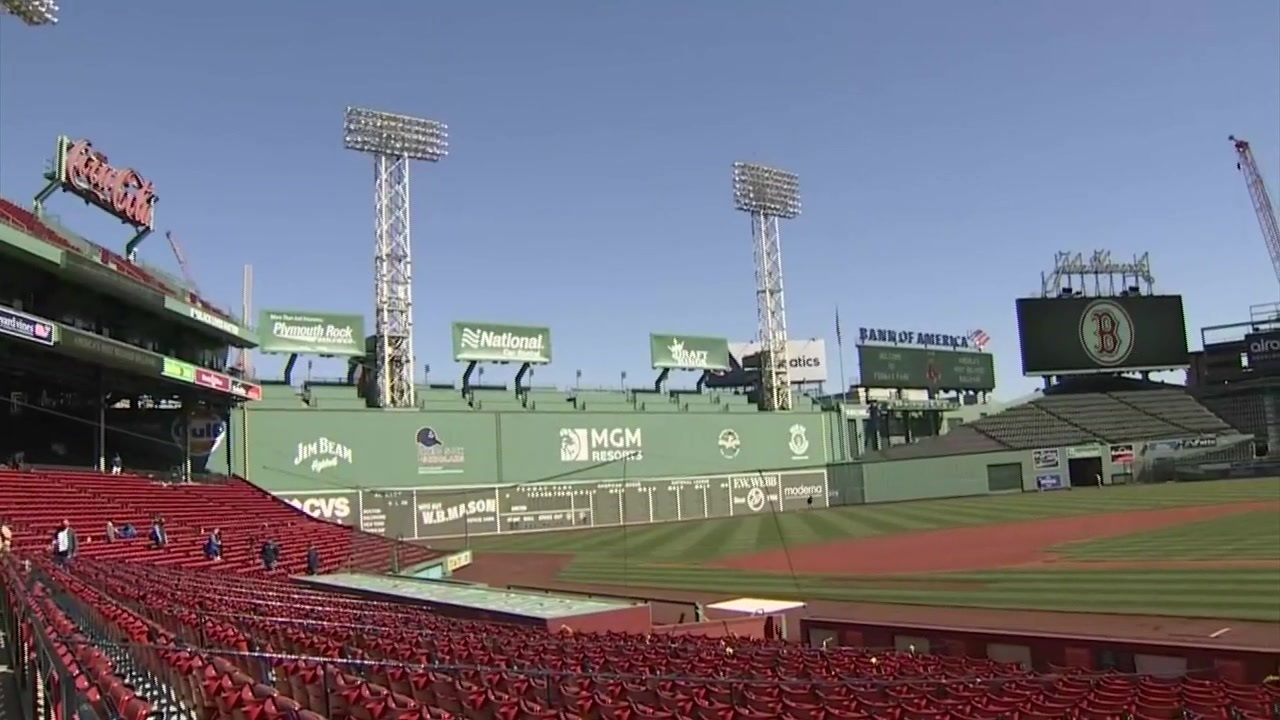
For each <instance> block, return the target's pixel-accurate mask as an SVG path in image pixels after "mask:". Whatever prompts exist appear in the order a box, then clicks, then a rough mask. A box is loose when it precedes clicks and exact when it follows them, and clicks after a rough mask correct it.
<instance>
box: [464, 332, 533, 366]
mask: <svg viewBox="0 0 1280 720" xmlns="http://www.w3.org/2000/svg"><path fill="white" fill-rule="evenodd" d="M453 359H454V360H457V361H458V362H497V363H510V362H515V363H532V364H535V365H545V364H547V363H549V362H551V329H550V328H545V327H532V326H526V325H496V324H494V323H479V322H455V323H454V324H453Z"/></svg>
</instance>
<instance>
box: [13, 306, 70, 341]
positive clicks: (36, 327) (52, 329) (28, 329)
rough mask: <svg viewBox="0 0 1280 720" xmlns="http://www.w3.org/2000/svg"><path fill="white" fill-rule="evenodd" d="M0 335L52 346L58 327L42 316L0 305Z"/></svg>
mask: <svg viewBox="0 0 1280 720" xmlns="http://www.w3.org/2000/svg"><path fill="white" fill-rule="evenodd" d="M0 335H5V336H7V337H13V338H18V339H19V340H26V341H28V342H33V343H36V344H38V345H44V346H46V347H52V346H53V345H54V343H56V342H57V341H58V328H57V326H56V325H54V324H53V323H52V322H50V321H48V320H45V319H44V318H39V317H36V316H35V315H28V314H26V313H24V312H18V311H17V310H11V309H9V308H7V307H0Z"/></svg>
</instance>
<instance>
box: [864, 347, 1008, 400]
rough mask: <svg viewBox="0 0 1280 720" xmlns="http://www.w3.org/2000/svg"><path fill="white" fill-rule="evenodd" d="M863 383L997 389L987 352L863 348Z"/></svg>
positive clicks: (940, 388) (989, 356)
mask: <svg viewBox="0 0 1280 720" xmlns="http://www.w3.org/2000/svg"><path fill="white" fill-rule="evenodd" d="M858 368H859V376H860V378H861V379H860V381H859V382H860V384H861V385H862V386H863V387H868V388H892V389H921V388H925V389H928V388H933V389H939V390H980V391H989V390H993V389H995V386H996V372H995V361H994V359H993V357H992V356H991V355H989V354H987V353H978V352H959V351H955V350H926V349H923V348H912V347H897V346H884V345H859V346H858Z"/></svg>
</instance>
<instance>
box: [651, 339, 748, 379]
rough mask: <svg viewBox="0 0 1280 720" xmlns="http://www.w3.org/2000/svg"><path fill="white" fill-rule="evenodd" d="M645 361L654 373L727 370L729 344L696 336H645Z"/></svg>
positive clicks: (724, 341)
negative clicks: (647, 359) (646, 349)
mask: <svg viewBox="0 0 1280 720" xmlns="http://www.w3.org/2000/svg"><path fill="white" fill-rule="evenodd" d="M649 360H650V361H651V362H652V365H653V368H654V369H655V370H657V369H660V368H667V369H671V370H728V369H729V341H728V340H726V339H724V338H717V337H700V336H697V335H662V334H658V333H654V334H651V335H650V336H649Z"/></svg>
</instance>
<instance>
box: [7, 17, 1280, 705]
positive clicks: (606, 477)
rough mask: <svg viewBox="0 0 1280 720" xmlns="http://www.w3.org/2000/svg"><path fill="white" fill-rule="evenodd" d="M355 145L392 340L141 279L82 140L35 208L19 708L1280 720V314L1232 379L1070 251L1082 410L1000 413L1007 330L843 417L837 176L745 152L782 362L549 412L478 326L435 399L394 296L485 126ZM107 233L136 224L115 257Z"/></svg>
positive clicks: (10, 432)
mask: <svg viewBox="0 0 1280 720" xmlns="http://www.w3.org/2000/svg"><path fill="white" fill-rule="evenodd" d="M9 5H13V7H14V8H25V10H24V12H25V13H26V14H25V15H24V14H23V13H18V12H17V11H16V10H13V9H12V8H9V9H10V11H11V12H14V13H16V14H18V16H19V18H21V19H24V20H26V21H27V22H29V23H32V24H41V23H46V22H49V21H50V19H51V17H52V16H46V15H40V14H39V13H37V12H36V11H35V9H38V8H40V7H44V6H43V5H41V4H40V3H36V2H31V3H16V2H15V3H6V7H7V8H8V6H9ZM33 8H35V9H33ZM345 120H346V145H347V149H349V150H353V151H356V152H360V153H364V154H368V155H373V156H374V157H375V163H376V165H377V167H378V168H380V170H379V172H382V169H383V168H388V167H396V168H399V170H398V171H397V172H399V173H400V174H399V175H396V174H395V173H390V174H388V175H387V178H396V177H399V178H402V179H403V182H404V183H405V184H404V186H403V188H400V189H399V190H396V189H395V188H392V187H390V185H391V183H392V181H391V180H388V179H386V178H383V179H380V181H379V185H378V189H377V192H378V193H387V195H386V197H383V196H381V195H379V197H378V203H379V204H378V207H379V208H381V210H380V211H381V212H386V213H389V214H390V215H396V214H397V213H399V214H402V215H403V218H404V222H402V223H389V222H379V223H378V224H377V225H376V229H375V235H376V241H377V242H376V245H377V247H379V248H383V249H386V248H393V249H394V251H392V250H387V251H386V253H387V254H386V257H380V262H379V263H378V264H377V268H378V271H377V272H378V276H377V277H376V278H375V286H376V287H378V288H380V290H379V292H378V293H377V294H376V296H375V298H374V303H373V304H374V317H375V322H374V327H372V328H371V330H372V332H368V333H366V328H365V314H364V312H363V310H362V309H361V308H350V309H348V311H347V312H332V311H328V310H309V309H305V308H286V309H264V310H260V311H258V312H257V313H256V315H255V316H253V317H251V312H250V308H248V307H247V304H248V303H247V302H246V303H245V305H246V307H242V308H239V309H236V310H235V311H233V310H232V309H230V308H225V307H219V306H217V305H215V304H213V303H211V302H209V301H208V300H206V299H205V298H204V297H203V296H202V295H201V294H200V293H199V292H198V291H197V290H196V289H195V287H194V285H193V284H192V283H191V282H190V281H189V278H186V277H177V276H175V275H174V274H171V273H169V272H166V271H164V270H161V269H159V268H158V267H157V266H156V265H154V264H152V263H151V262H148V261H146V260H144V259H142V256H143V254H151V255H152V256H154V255H155V254H157V253H158V251H157V249H156V246H157V243H156V242H155V241H154V240H152V241H150V242H148V237H149V236H150V235H151V234H152V233H153V232H154V230H156V229H157V225H156V219H157V216H156V213H157V209H156V208H157V203H156V197H157V191H156V189H155V187H154V186H153V184H152V183H151V182H150V181H149V180H148V179H147V175H146V173H145V171H144V170H143V169H135V168H132V167H129V166H127V165H123V164H117V163H114V162H113V161H109V160H108V157H107V155H105V154H104V149H103V148H99V147H98V146H96V145H95V144H94V143H93V142H91V141H90V140H89V139H85V138H81V137H76V136H63V137H56V138H54V137H50V138H49V140H50V141H51V142H50V143H49V144H50V149H51V150H53V153H52V159H51V162H50V163H49V165H48V167H47V168H45V169H44V171H43V175H42V177H41V178H40V181H39V182H35V183H33V190H38V193H37V194H35V195H34V199H33V200H26V199H22V198H19V197H6V198H0V256H3V258H4V262H3V263H2V264H0V346H2V347H3V350H4V352H3V353H2V354H0V383H2V384H3V393H0V398H2V399H0V409H2V411H0V428H2V429H0V458H3V459H4V460H5V468H4V469H3V470H0V521H3V547H2V548H0V549H2V550H3V554H2V555H0V580H2V585H3V592H2V593H0V611H2V612H3V617H4V628H3V633H4V635H3V637H4V643H3V646H4V650H5V655H4V662H5V663H6V664H7V667H8V675H9V676H11V677H10V679H11V681H12V682H11V685H12V689H6V690H5V694H8V695H12V696H13V697H12V698H9V699H7V700H6V705H9V704H10V701H12V708H13V711H14V712H20V713H21V720H36V719H37V718H38V719H40V720H72V719H75V720H117V719H119V720H148V719H151V718H157V719H163V720H171V719H172V720H324V719H325V718H335V719H338V720H453V719H459V718H466V719H468V720H495V719H496V720H532V719H543V720H553V719H554V720H686V719H696V720H770V719H774V718H779V719H784V720H861V719H866V718H893V719H894V720H950V719H953V718H954V719H955V720H972V719H978V720H1001V719H1003V718H1010V719H1033V720H1034V719H1046V720H1047V719H1050V718H1073V719H1092V720H1113V719H1118V718H1133V719H1138V720H1166V719H1168V720H1175V719H1176V720H1228V719H1231V720H1255V719H1256V720H1262V719H1264V718H1275V717H1280V677H1277V673H1278V672H1280V666H1278V664H1277V663H1278V659H1280V305H1266V306H1257V307H1253V308H1249V309H1247V311H1246V310H1242V311H1241V316H1240V318H1239V322H1236V323H1232V324H1229V325H1220V326H1213V327H1207V328H1203V329H1202V330H1201V331H1200V333H1199V334H1200V338H1201V348H1200V349H1193V348H1191V347H1189V343H1188V341H1187V334H1188V333H1187V326H1186V320H1185V317H1184V306H1183V297H1182V296H1181V295H1179V294H1176V293H1170V292H1166V291H1164V290H1161V291H1159V292H1157V290H1156V288H1155V280H1154V277H1153V274H1152V270H1151V261H1150V259H1149V258H1148V257H1147V256H1146V255H1142V256H1137V257H1134V258H1132V259H1118V258H1116V257H1113V256H1112V255H1111V253H1109V252H1106V251H1094V252H1092V253H1091V254H1084V253H1073V252H1064V253H1059V254H1057V255H1056V256H1055V257H1054V258H1053V264H1052V266H1051V268H1050V269H1049V270H1047V271H1045V272H1043V273H1041V276H1042V286H1041V289H1040V292H1039V293H1038V294H1037V295H1036V296H1034V297H1021V298H1014V297H1010V298H1009V305H1010V306H1011V308H1012V309H1013V310H1014V311H1015V312H1016V315H1017V319H1018V330H1019V338H1018V340H1019V347H1020V352H1021V362H1022V370H1023V374H1024V375H1026V376H1031V377H1036V378H1039V379H1040V380H1041V382H1042V387H1041V389H1039V390H1037V391H1036V392H1034V393H1031V394H1029V395H1027V396H1025V397H1021V398H1018V399H1016V400H1013V401H1008V402H999V401H996V400H995V399H994V397H993V392H994V390H995V389H996V377H995V366H994V363H993V361H992V356H991V354H990V353H989V352H987V349H986V344H987V340H988V338H987V336H986V334H985V333H983V332H982V331H972V332H958V333H952V334H948V333H941V332H937V331H936V330H935V329H933V328H926V329H920V328H901V329H899V328H880V327H871V326H867V327H860V328H857V332H856V333H854V332H849V333H848V334H849V335H850V336H851V337H855V336H856V338H857V341H856V353H857V359H858V366H859V376H860V378H861V381H860V383H859V384H857V385H856V386H854V387H849V388H845V387H842V386H843V385H844V384H845V383H844V382H843V381H836V382H835V384H836V386H837V387H836V390H835V391H834V392H831V391H829V390H827V389H825V388H826V385H827V384H830V380H829V378H828V375H827V364H828V358H827V346H826V342H825V341H824V340H823V339H811V340H798V339H795V338H792V337H789V336H788V335H787V333H786V330H785V328H786V322H785V318H784V317H781V315H780V314H779V313H780V310H778V308H780V307H782V303H781V302H780V298H775V297H773V294H774V293H777V294H780V293H781V287H782V283H781V278H780V276H776V277H775V276H774V275H773V274H774V273H780V270H779V269H778V268H780V267H781V263H780V260H779V259H778V258H777V257H769V254H770V253H774V254H775V255H776V254H777V253H778V252H780V251H779V250H778V248H779V242H778V239H779V236H780V228H781V227H782V225H783V221H786V220H790V219H792V218H794V217H796V216H797V215H798V214H799V211H800V202H799V199H800V195H799V181H798V178H797V177H796V175H794V174H792V173H790V172H788V171H785V170H781V169H778V168H773V167H767V166H762V165H756V164H749V163H736V164H734V166H733V167H732V169H731V171H732V179H733V187H734V198H733V199H734V203H735V205H736V210H739V211H742V212H744V213H746V214H748V215H750V217H751V219H752V223H751V227H752V232H753V237H752V239H753V241H754V244H755V245H756V246H757V247H760V248H766V251H762V252H761V253H758V255H757V258H756V262H757V263H759V267H758V268H757V273H756V276H757V279H758V282H759V284H760V287H759V288H758V292H757V297H758V298H759V302H760V303H761V308H760V312H759V318H760V327H759V329H758V335H757V337H755V338H754V339H752V340H751V341H732V340H730V339H729V338H727V337H720V336H711V335H690V334H681V333H674V332H670V330H671V329H670V328H660V329H659V331H654V332H649V333H648V335H649V346H650V358H649V360H650V366H651V368H652V369H653V372H654V374H653V378H652V382H651V383H649V382H647V381H646V384H644V385H643V386H641V387H633V388H623V387H617V388H614V389H585V388H582V387H573V388H557V387H544V386H539V385H534V384H533V383H532V372H531V371H532V369H533V368H536V367H539V366H543V365H549V364H552V363H553V362H554V361H560V360H558V359H555V358H554V355H553V352H552V349H553V347H554V345H553V339H554V337H553V333H552V328H551V327H547V326H526V325H512V324H508V323H505V322H501V321H498V322H493V321H488V320H484V321H476V320H468V319H459V320H457V321H456V322H454V323H453V325H452V338H451V340H452V350H453V357H452V360H453V361H455V362H457V363H459V364H461V366H462V367H463V368H464V370H463V372H462V373H461V375H460V377H459V378H457V379H456V380H454V381H444V382H441V381H440V380H439V378H434V377H433V378H431V381H430V382H428V381H427V380H426V379H425V378H422V377H421V376H418V375H415V368H418V367H420V365H419V364H418V363H417V362H416V361H415V357H414V355H413V337H412V335H411V334H410V333H409V331H408V330H407V329H408V328H410V327H412V323H411V322H409V320H411V318H410V317H409V315H408V313H409V312H410V310H409V308H410V307H411V306H410V304H409V303H407V302H396V301H394V298H397V297H398V298H407V297H409V288H408V279H407V278H408V277H409V273H408V267H407V264H408V263H409V261H410V260H409V258H410V255H411V253H410V249H409V248H410V243H409V241H410V238H409V237H408V227H409V223H408V221H407V217H408V206H407V203H408V196H409V194H408V185H407V178H408V166H409V164H410V163H411V161H433V160H438V159H440V158H441V157H442V156H443V155H444V154H445V153H444V151H445V149H446V146H447V133H446V129H445V127H444V126H443V125H442V124H441V123H438V122H435V121H432V120H427V119H422V118H410V117H406V116H403V115H393V114H390V113H383V112H381V111H376V110H370V109H366V108H349V109H348V110H347V115H346V118H345ZM388 127H390V128H393V130H387V128H388ZM1233 140H1234V139H1233ZM415 144H416V145H415ZM1234 147H1235V151H1236V154H1237V155H1236V159H1237V160H1238V161H1239V162H1240V165H1241V170H1242V171H1243V172H1244V174H1245V176H1246V180H1247V181H1248V182H1249V183H1250V184H1251V185H1250V188H1251V190H1252V189H1254V188H1255V184H1256V187H1257V188H1261V187H1262V185H1261V183H1262V180H1261V175H1260V174H1259V173H1258V172H1257V168H1256V163H1255V162H1254V161H1253V159H1252V155H1251V151H1250V149H1249V146H1248V144H1247V143H1245V142H1243V141H1234ZM1224 154H1225V153H1224ZM1231 159H1232V158H1231V156H1230V155H1227V156H1226V158H1225V160H1227V161H1229V160H1231ZM38 170H39V169H38V168H32V173H33V176H34V174H35V172H37V171H38ZM33 180H34V178H33ZM175 191H177V192H180V191H181V188H175ZM67 196H70V197H67ZM1252 197H1254V198H1255V199H1256V198H1257V197H1262V198H1263V199H1266V198H1267V194H1266V190H1265V189H1260V190H1258V191H1256V192H1253V193H1252ZM73 202H74V203H83V204H88V205H90V206H92V207H93V208H95V211H101V212H103V213H106V214H107V215H108V216H111V217H113V218H115V219H117V220H120V221H121V222H122V223H124V225H126V226H127V227H128V228H129V229H130V232H131V233H133V234H132V235H131V236H130V237H129V238H128V239H127V241H126V242H115V241H112V240H110V239H107V238H101V237H99V238H96V239H90V238H87V237H84V236H82V235H80V234H78V233H77V232H76V231H75V230H74V229H73V228H71V227H70V226H69V225H68V224H64V223H63V222H62V220H61V219H60V218H59V216H58V215H57V214H56V210H57V207H58V204H59V203H67V204H70V203H73ZM1258 211H1259V218H1260V220H1261V221H1262V224H1263V228H1264V232H1266V231H1267V230H1268V228H1270V231H1271V232H1273V233H1274V231H1275V227H1276V220H1275V213H1274V210H1272V209H1271V207H1270V204H1269V200H1268V201H1267V203H1266V204H1265V206H1262V205H1260V206H1259V209H1258ZM170 243H171V247H172V250H173V253H174V255H176V256H177V258H178V261H179V263H180V264H181V262H182V260H181V257H182V256H181V253H180V251H179V248H178V246H177V245H176V244H174V242H173V239H172V238H170ZM380 252H381V251H380ZM397 264H401V266H399V267H398V266H397ZM1032 270H1035V269H1030V268H1029V269H1028V271H1029V272H1030V271H1032ZM388 288H389V289H388ZM837 322H838V321H837ZM555 329H556V332H557V333H559V332H563V333H565V334H568V335H573V334H585V333H587V332H589V330H588V329H587V328H583V327H563V328H555ZM844 330H845V329H844V328H841V327H840V326H839V325H837V327H836V336H837V337H836V343H837V344H839V345H841V352H842V353H843V347H842V346H843V336H844V335H845V334H846V333H845V332H844ZM848 330H850V331H852V328H849V329H848ZM638 334H639V333H638ZM268 354H269V355H275V356H279V357H280V358H281V359H282V360H283V370H282V372H281V373H279V374H277V375H275V376H273V377H263V376H261V375H265V373H257V372H255V371H254V362H253V360H252V358H254V357H255V356H258V357H260V356H262V355H268ZM306 357H321V358H340V359H342V361H343V362H344V363H345V367H346V373H345V376H344V377H341V378H337V379H333V380H320V379H316V378H311V377H309V376H308V377H306V378H305V379H300V378H299V377H297V375H298V373H297V372H296V370H297V368H298V363H299V361H300V358H306ZM495 364H496V365H502V366H506V367H508V368H510V369H512V370H514V371H515V374H514V380H512V381H511V382H509V383H496V384H495V383H485V382H484V374H483V372H482V371H481V368H483V367H484V366H487V365H495ZM1168 371H1174V372H1175V373H1185V381H1183V382H1178V383H1172V382H1168V381H1161V380H1159V379H1158V377H1168ZM676 373H680V374H679V375H677V374H676ZM841 375H843V373H841ZM681 376H683V377H690V378H695V379H694V380H692V381H691V382H689V383H686V385H687V386H686V387H676V386H677V385H678V384H679V383H677V381H676V380H675V378H678V377H681ZM686 663H687V664H686ZM6 682H9V680H6ZM8 687H9V685H6V688H8ZM15 717H16V716H15Z"/></svg>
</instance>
